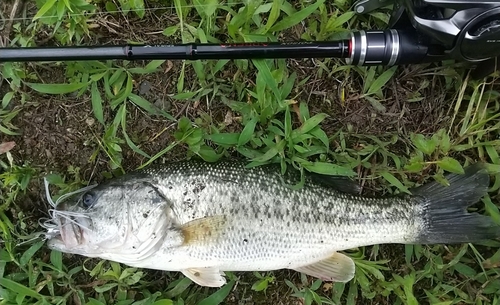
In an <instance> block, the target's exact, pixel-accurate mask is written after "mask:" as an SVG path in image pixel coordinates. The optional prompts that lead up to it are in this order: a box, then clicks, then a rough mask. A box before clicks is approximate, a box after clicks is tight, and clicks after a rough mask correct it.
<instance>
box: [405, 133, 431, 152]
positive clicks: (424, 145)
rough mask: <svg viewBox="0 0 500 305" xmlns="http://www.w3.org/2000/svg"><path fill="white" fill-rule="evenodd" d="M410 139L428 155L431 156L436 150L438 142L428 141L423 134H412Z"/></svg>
mask: <svg viewBox="0 0 500 305" xmlns="http://www.w3.org/2000/svg"><path fill="white" fill-rule="evenodd" d="M410 138H411V141H412V143H413V145H415V147H417V149H418V150H420V151H421V152H423V153H424V154H426V155H430V154H432V153H433V152H434V151H435V150H436V142H434V140H433V139H426V138H425V137H424V136H423V135H421V134H411V135H410Z"/></svg>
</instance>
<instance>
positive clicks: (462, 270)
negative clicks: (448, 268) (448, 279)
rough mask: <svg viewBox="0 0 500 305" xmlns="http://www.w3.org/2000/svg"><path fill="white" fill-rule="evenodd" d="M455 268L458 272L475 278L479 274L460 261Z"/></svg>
mask: <svg viewBox="0 0 500 305" xmlns="http://www.w3.org/2000/svg"><path fill="white" fill-rule="evenodd" d="M453 268H455V270H456V271H457V272H458V273H460V274H462V275H464V276H465V277H466V278H474V277H475V276H476V274H477V272H476V271H475V270H474V269H473V268H471V267H469V266H467V265H465V264H462V263H460V262H458V263H456V264H455V266H453Z"/></svg>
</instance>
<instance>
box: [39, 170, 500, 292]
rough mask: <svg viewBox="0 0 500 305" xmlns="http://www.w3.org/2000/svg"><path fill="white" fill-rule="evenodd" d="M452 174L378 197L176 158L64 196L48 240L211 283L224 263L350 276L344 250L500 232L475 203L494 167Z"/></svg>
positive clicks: (472, 239)
mask: <svg viewBox="0 0 500 305" xmlns="http://www.w3.org/2000/svg"><path fill="white" fill-rule="evenodd" d="M446 179H447V180H448V181H449V186H445V185H442V184H440V183H438V182H431V183H429V184H426V185H423V186H421V187H418V188H415V189H413V190H411V192H412V195H407V194H403V195H399V196H393V197H383V198H368V197H364V196H360V195H359V188H358V187H356V185H355V183H353V182H352V181H349V180H346V179H345V178H340V179H339V178H333V177H330V176H321V175H307V176H306V179H305V183H304V185H303V187H302V188H300V189H290V188H288V187H286V185H294V184H296V183H297V182H298V181H300V176H299V174H298V173H295V172H287V173H286V174H285V175H284V176H282V175H281V174H280V167H279V166H274V165H267V166H260V167H254V168H246V167H245V163H242V162H234V161H221V162H218V163H205V162H199V161H183V162H176V163H170V164H165V165H161V166H157V167H150V168H146V169H143V170H141V171H139V172H134V173H129V174H126V175H124V176H122V177H120V178H116V179H111V180H109V181H108V182H105V183H103V184H101V185H99V186H96V187H93V188H92V189H91V190H88V191H86V192H82V193H81V194H78V197H77V198H75V199H72V200H67V201H65V204H64V208H62V209H59V208H56V209H55V211H56V212H53V213H52V214H51V215H52V216H53V219H52V220H51V221H52V223H51V224H50V226H49V225H47V227H49V228H50V229H51V230H52V231H51V232H52V233H51V237H52V238H51V239H50V240H49V241H48V245H49V247H50V248H51V249H56V250H59V251H62V252H67V253H74V254H79V255H84V256H87V257H100V258H103V259H108V260H114V261H117V262H122V263H126V264H128V265H130V266H133V267H140V268H150V269H158V270H167V271H180V272H183V274H184V275H186V276H187V277H189V278H190V279H191V280H193V281H194V282H196V283H198V284H199V285H202V286H210V287H218V286H221V285H223V284H224V283H225V282H226V280H225V277H224V275H223V274H224V271H267V270H277V269H285V268H286V269H293V270H296V271H299V272H303V273H306V274H308V275H311V276H314V277H317V278H321V279H324V280H330V281H337V282H347V281H349V280H351V279H352V278H353V276H354V263H353V261H352V259H351V258H349V257H348V256H347V255H344V254H341V253H339V251H342V250H346V249H352V248H356V247H360V246H368V245H374V244H384V243H400V244H452V243H477V242H480V241H483V240H488V239H494V238H499V237H500V226H499V225H497V224H495V223H494V221H493V220H492V219H491V218H490V217H487V216H484V215H479V214H477V213H468V211H467V208H468V207H469V206H471V205H473V204H475V203H477V202H478V201H479V200H480V199H481V197H483V196H484V195H486V194H487V191H488V186H489V175H488V173H487V171H486V170H485V169H484V168H483V166H482V165H481V164H475V165H472V166H469V167H467V168H466V169H465V173H464V174H463V175H458V174H450V175H447V176H446ZM84 196H86V197H84ZM81 198H86V199H85V200H83V201H82V200H81ZM144 215H146V216H144ZM69 220H71V221H69ZM55 228H57V229H55ZM56 231H58V232H59V233H61V232H62V233H63V234H62V235H56V234H55V233H54V232H56Z"/></svg>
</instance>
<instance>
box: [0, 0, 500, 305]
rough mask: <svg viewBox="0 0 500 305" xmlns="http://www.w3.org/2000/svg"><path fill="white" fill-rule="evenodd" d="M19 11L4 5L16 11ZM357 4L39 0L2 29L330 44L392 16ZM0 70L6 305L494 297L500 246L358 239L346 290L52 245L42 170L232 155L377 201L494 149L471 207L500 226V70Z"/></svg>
mask: <svg viewBox="0 0 500 305" xmlns="http://www.w3.org/2000/svg"><path fill="white" fill-rule="evenodd" d="M12 5H13V2H12V3H11V2H6V3H4V2H2V3H1V4H0V9H1V10H3V11H2V12H3V15H4V16H7V15H9V14H10V10H9V9H10V8H12ZM350 6H351V2H350V1H345V0H344V1H341V0H339V1H334V2H328V1H284V0H274V1H259V0H248V1H245V2H241V3H240V2H233V1H228V2H222V1H217V0H207V1H201V0H196V1H192V2H191V1H187V0H174V1H163V0H150V1H141V0H134V1H129V0H119V1H101V0H90V1H82V0H68V1H54V0H38V1H34V2H29V3H28V4H27V6H26V8H25V11H23V12H18V15H17V16H21V17H19V18H18V19H15V20H14V22H13V23H12V24H11V25H10V26H9V28H10V32H9V33H8V34H9V35H10V38H11V41H10V45H17V46H33V45H79V44H96V43H109V42H111V43H125V42H143V43H180V42H220V41H223V42H228V41H230V42H241V41H264V40H271V41H276V40H299V39H304V40H328V39H335V38H338V37H340V36H342V35H344V34H345V32H346V31H348V30H350V29H361V28H365V29H370V28H382V27H384V25H385V24H386V23H387V21H388V17H387V11H379V12H374V13H372V14H370V15H368V16H357V15H354V14H353V13H352V12H351V11H350ZM22 16H27V17H28V18H29V19H28V20H27V21H26V20H24V19H23V18H22ZM0 72H1V78H3V83H2V84H0V93H1V94H2V104H1V109H0V118H1V121H0V134H1V139H2V140H1V142H2V144H3V145H2V146H0V153H1V154H0V165H1V167H2V172H1V173H0V185H1V193H0V197H1V202H2V203H1V204H0V234H1V235H0V238H1V241H0V245H1V248H0V304H17V305H21V304H127V305H128V304H137V305H138V304H155V305H163V304H165V305H166V304H204V305H210V304H499V303H500V292H499V291H500V250H498V249H499V246H500V242H499V241H490V242H487V243H484V244H477V245H472V244H465V245H453V246H450V245H448V246H447V245H436V246H419V245H415V246H412V245H407V246H403V245H376V246H373V247H365V248H360V249H352V250H349V251H346V253H347V254H348V255H350V256H351V257H353V258H354V259H355V262H356V266H357V270H356V276H355V279H354V280H353V281H351V282H349V283H346V284H341V283H334V284H332V283H324V282H322V281H320V280H317V279H313V278H310V277H307V276H305V275H303V274H298V273H296V272H292V271H288V270H285V271H275V272H266V273H257V272H256V273H230V274H229V283H228V285H226V286H224V287H222V288H220V289H207V288H201V287H198V286H196V285H193V284H192V283H191V282H190V280H189V279H186V278H184V277H183V276H182V275H180V274H178V273H171V272H158V271H150V270H138V269H134V268H129V267H127V266H124V265H120V264H117V263H113V262H108V261H99V260H95V259H85V258H82V257H76V256H69V255H64V254H61V253H58V252H55V251H52V252H51V251H48V250H47V249H46V248H45V247H44V243H43V242H42V241H40V240H39V239H38V238H37V235H36V232H39V231H40V227H39V225H38V220H39V219H40V218H41V217H44V216H46V211H47V207H48V206H47V204H46V202H44V201H43V195H42V194H43V181H42V180H43V178H44V177H47V178H48V180H49V181H50V183H51V184H52V185H54V186H55V189H54V190H55V191H57V192H58V194H63V193H66V192H69V191H71V190H74V189H77V188H79V187H81V186H82V185H85V184H87V183H88V182H89V181H91V180H92V181H97V182H99V181H102V180H103V179H106V178H109V177H112V176H114V175H120V174H122V173H124V172H127V171H130V170H132V169H135V168H138V167H144V166H148V165H150V164H152V163H154V162H163V161H168V160H174V159H185V158H191V157H196V158H202V159H204V160H206V161H207V162H213V161H216V160H218V159H220V158H223V157H226V156H230V155H231V156H239V157H244V158H247V159H248V160H249V162H251V164H252V165H254V166H259V165H262V164H265V163H269V162H276V163H280V164H281V165H282V168H283V170H285V169H286V168H287V167H295V168H298V169H307V170H310V171H313V172H319V173H323V174H331V175H347V176H353V177H355V178H357V179H358V180H359V181H360V183H361V185H362V186H363V191H364V193H366V194H372V195H373V194H377V195H382V194H393V193H401V192H407V191H408V189H410V188H411V187H413V186H415V185H419V184H422V183H424V182H427V181H432V180H438V181H443V179H444V178H443V177H444V176H443V175H444V174H445V173H446V172H456V173H460V172H462V171H463V167H464V166H465V165H467V164H470V163H473V162H476V161H482V162H485V163H486V164H487V166H488V170H489V171H490V173H491V175H492V177H493V183H492V185H491V189H490V192H489V196H487V197H485V198H484V200H483V203H482V204H481V205H478V206H477V207H475V208H476V209H477V210H478V211H480V212H481V213H485V214H487V215H490V216H491V217H492V218H493V219H494V220H495V221H496V222H497V223H499V224H500V212H499V208H498V207H499V201H500V195H499V189H500V157H499V150H500V149H499V147H500V138H499V134H500V120H499V116H500V115H499V113H500V99H499V95H500V93H499V92H500V88H499V86H498V85H499V81H498V78H497V76H493V77H490V78H487V79H483V80H473V79H471V78H470V77H469V74H468V71H467V70H465V69H464V68H462V67H460V66H459V65H456V64H454V63H449V62H446V63H443V64H441V65H430V64H426V65H416V66H411V67H393V68H386V67H369V68H367V67H351V66H346V65H344V64H343V62H342V61H340V60H337V59H321V60H320V59H308V60H295V59H286V60H285V59H279V60H235V61H227V60H210V61H208V60H207V61H182V62H181V61H177V62H176V61H150V62H127V61H106V62H93V61H92V62H62V63H28V64H21V63H4V64H0ZM1 78H0V79H1ZM12 142H14V143H15V144H16V145H15V146H14V147H12ZM6 143H11V144H6ZM297 187H300V185H298V186H297Z"/></svg>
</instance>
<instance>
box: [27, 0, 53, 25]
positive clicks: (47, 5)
mask: <svg viewBox="0 0 500 305" xmlns="http://www.w3.org/2000/svg"><path fill="white" fill-rule="evenodd" d="M56 2H57V0H49V1H47V2H45V4H44V5H43V6H42V7H41V8H40V9H39V10H38V12H37V13H36V15H35V17H33V21H35V20H37V19H39V18H40V17H42V16H43V15H45V14H46V13H47V12H48V11H49V10H50V9H51V8H52V7H53V6H54V4H56Z"/></svg>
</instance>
